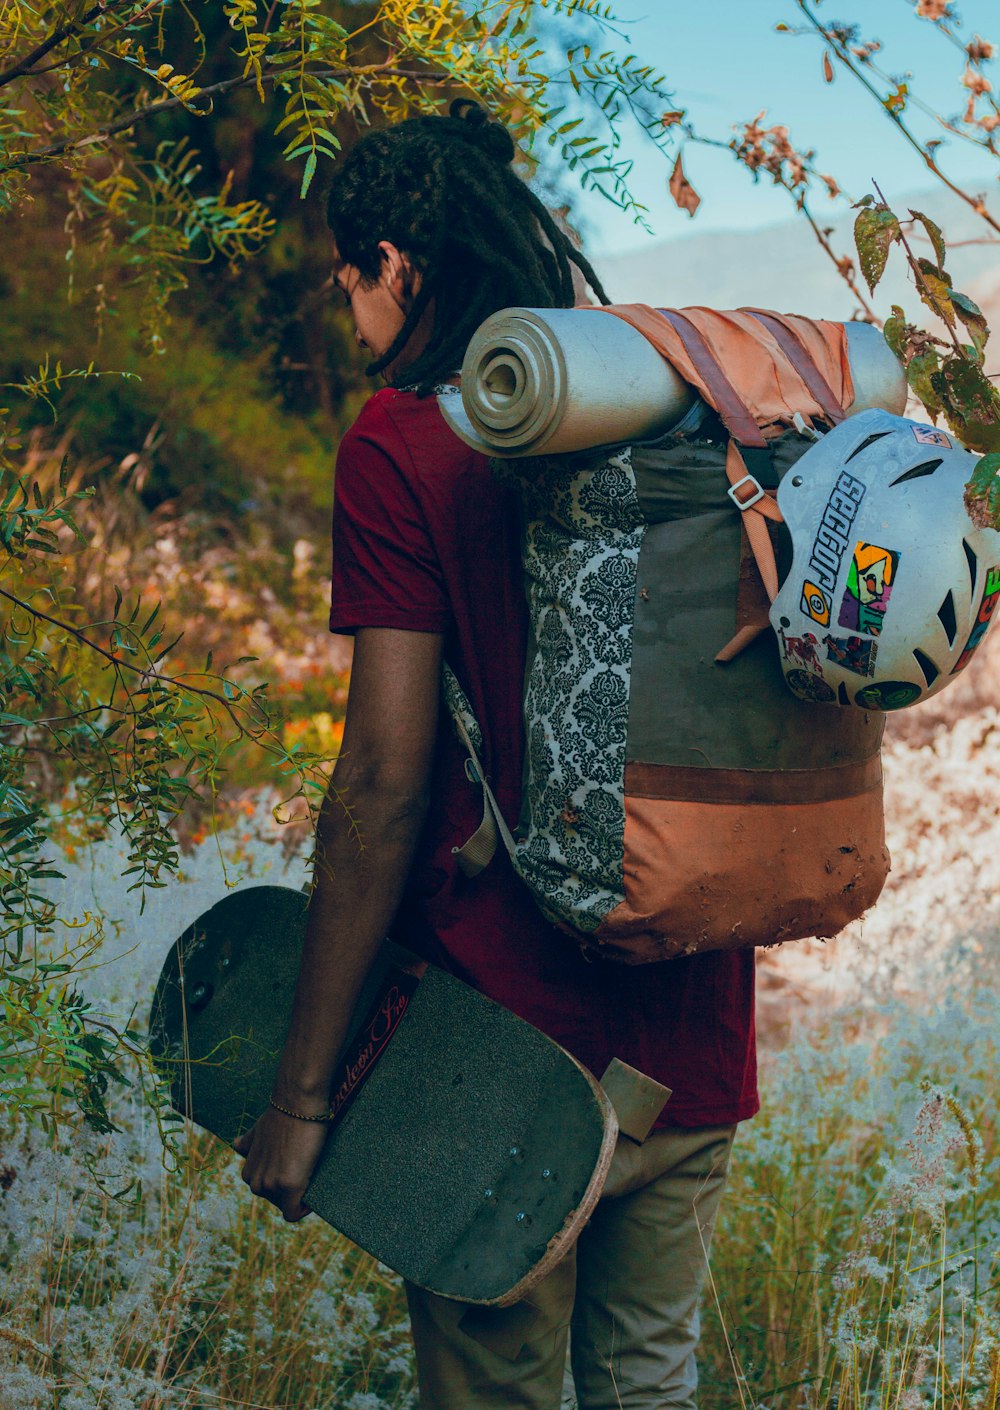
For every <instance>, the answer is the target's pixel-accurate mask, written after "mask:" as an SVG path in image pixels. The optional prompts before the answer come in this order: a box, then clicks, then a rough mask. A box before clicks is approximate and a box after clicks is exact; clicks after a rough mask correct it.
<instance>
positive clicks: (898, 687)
mask: <svg viewBox="0 0 1000 1410" xmlns="http://www.w3.org/2000/svg"><path fill="white" fill-rule="evenodd" d="M920 694H921V692H920V687H919V685H914V684H913V682H912V681H879V682H878V683H877V684H876V685H866V686H863V687H862V688H861V690H859V691H858V693H857V695H856V696H855V697H854V703H855V704H856V705H860V706H862V708H863V709H865V710H902V708H903V707H904V705H912V704H913V702H914V701H915V700H919V699H920Z"/></svg>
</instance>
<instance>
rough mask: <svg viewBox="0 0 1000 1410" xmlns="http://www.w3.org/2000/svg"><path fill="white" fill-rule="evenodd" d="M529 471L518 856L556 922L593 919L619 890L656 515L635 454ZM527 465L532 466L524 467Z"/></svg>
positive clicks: (584, 925)
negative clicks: (649, 508) (628, 757)
mask: <svg viewBox="0 0 1000 1410" xmlns="http://www.w3.org/2000/svg"><path fill="white" fill-rule="evenodd" d="M532 470H533V473H532V474H531V475H530V478H528V477H525V478H523V479H521V480H520V485H521V489H522V494H523V496H524V500H525V510H526V528H525V540H524V567H525V576H526V581H527V591H528V600H529V607H530V611H531V617H532V621H533V623H534V630H535V642H536V652H535V656H534V659H533V661H532V663H531V666H530V670H529V673H528V679H527V684H526V692H525V719H526V720H527V722H528V740H527V749H528V755H527V767H526V777H525V807H524V811H523V812H522V830H521V834H520V836H519V838H518V849H517V858H516V864H517V866H518V869H519V871H520V872H521V874H522V876H523V878H524V880H525V881H526V882H527V884H528V885H529V886H530V887H531V888H532V890H533V891H534V893H535V895H536V898H537V899H538V900H539V901H540V903H541V904H542V907H543V909H544V910H545V911H546V912H547V914H548V915H549V916H550V918H551V919H553V920H565V921H568V922H569V923H571V924H572V925H574V926H576V927H577V928H578V929H581V930H586V931H590V930H594V929H596V927H597V926H598V925H599V924H600V922H601V920H602V919H603V918H604V916H605V915H607V913H608V912H609V911H611V910H613V909H614V907H615V906H617V905H618V904H619V903H620V901H621V900H622V895H623V877H622V844H623V836H624V829H625V800H624V776H625V744H626V739H627V735H628V713H629V686H630V675H631V656H632V614H633V610H634V603H635V587H636V567H637V564H638V559H639V550H640V548H641V546H642V540H643V534H644V532H645V523H644V520H643V518H642V514H641V511H640V508H639V501H638V497H637V495H636V487H635V477H634V475H633V473H632V468H631V463H630V453H629V451H628V449H627V448H626V449H624V450H621V451H619V452H616V453H615V454H612V455H610V456H607V457H605V458H602V459H601V460H600V461H598V462H596V463H594V462H591V464H589V465H586V464H585V465H583V466H581V467H578V468H576V469H573V468H568V467H567V465H566V461H565V459H560V460H558V461H557V460H548V461H544V460H543V461H535V462H533V466H532ZM521 473H522V475H523V473H524V472H523V469H522V472H521Z"/></svg>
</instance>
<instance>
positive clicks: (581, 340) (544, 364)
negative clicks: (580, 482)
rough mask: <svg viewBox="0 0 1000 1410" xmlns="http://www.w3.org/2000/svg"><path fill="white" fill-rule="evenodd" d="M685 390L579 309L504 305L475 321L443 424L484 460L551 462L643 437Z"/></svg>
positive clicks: (643, 349) (679, 406)
mask: <svg viewBox="0 0 1000 1410" xmlns="http://www.w3.org/2000/svg"><path fill="white" fill-rule="evenodd" d="M695 399H696V397H695V393H694V391H693V390H692V388H691V387H689V386H688V384H687V383H686V382H685V381H684V380H683V379H682V378H681V377H679V376H678V374H677V373H676V372H675V371H674V369H673V368H672V367H671V366H670V364H669V363H668V362H665V361H664V359H663V358H662V357H661V356H660V354H659V353H658V352H657V351H656V349H655V348H654V347H653V346H652V344H651V343H648V342H647V341H646V339H645V338H644V337H643V336H642V334H641V333H640V332H638V330H637V329H635V328H632V327H631V326H630V325H629V324H628V323H625V322H623V321H622V319H620V318H612V317H607V318H598V317H596V316H595V315H594V314H593V313H589V312H587V310H586V309H573V308H505V309H501V310H500V311H499V313H494V314H492V315H491V316H490V317H489V318H487V320H486V321H485V323H482V324H480V326H479V328H478V329H477V330H476V332H475V333H474V335H473V338H472V341H471V342H470V344H469V346H468V348H467V350H466V354H465V359H464V361H463V363H462V395H461V397H460V398H459V397H455V396H449V397H442V398H441V402H440V405H441V410H442V412H443V414H444V417H445V419H446V420H447V421H448V422H449V424H450V425H451V426H452V428H453V430H454V431H455V432H456V434H457V435H459V436H460V437H461V438H462V440H463V441H465V442H466V443H467V444H468V445H470V446H472V447H473V449H475V450H480V451H484V452H485V453H486V454H487V455H495V456H521V455H540V454H542V453H544V454H546V455H561V454H565V453H567V452H569V451H575V450H584V449H588V448H590V447H591V446H600V445H613V444H614V443H616V442H618V441H630V440H650V439H652V438H654V437H656V436H660V435H664V434H665V433H666V432H667V431H669V430H670V429H671V428H672V427H674V426H676V425H677V423H678V422H679V421H680V420H681V419H682V417H683V416H684V414H685V413H686V412H687V411H688V410H689V409H690V407H691V406H692V405H693V403H694V401H695Z"/></svg>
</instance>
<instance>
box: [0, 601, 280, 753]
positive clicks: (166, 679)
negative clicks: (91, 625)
mask: <svg viewBox="0 0 1000 1410" xmlns="http://www.w3.org/2000/svg"><path fill="white" fill-rule="evenodd" d="M0 597H5V598H6V599H7V601H8V602H12V603H13V604H14V606H15V607H20V608H21V609H22V611H24V612H28V613H29V614H30V615H31V616H32V617H36V618H37V619H38V620H39V621H42V622H48V624H49V626H50V627H57V628H58V629H59V631H61V632H66V633H67V634H68V635H69V636H72V637H73V638H74V639H75V640H76V641H78V642H79V643H80V645H81V646H86V647H88V648H89V649H90V650H91V651H93V652H96V654H97V655H98V656H102V657H103V658H104V660H105V661H107V662H109V664H110V665H112V666H114V667H115V668H116V670H126V671H132V672H133V674H134V675H137V676H142V678H143V679H144V680H150V679H152V680H156V681H159V682H160V683H161V684H163V685H172V686H174V687H175V689H177V690H184V691H187V692H189V693H190V694H192V695H200V696H201V697H202V698H203V699H206V700H214V701H215V702H216V704H218V705H221V706H222V708H223V709H224V710H225V711H226V714H227V715H228V716H229V718H230V719H231V720H232V722H233V724H234V725H236V727H237V728H238V729H239V730H240V732H241V733H245V726H244V725H243V724H242V723H241V722H240V720H239V718H238V717H237V715H236V713H235V711H234V710H233V708H232V701H231V700H229V699H228V698H227V697H226V696H225V695H220V694H219V692H218V691H216V690H207V689H206V688H205V687H204V686H198V685H189V684H188V683H187V682H186V681H183V680H181V679H179V678H178V677H176V676H161V675H159V674H158V673H157V672H156V671H154V670H152V669H151V668H150V667H148V666H137V665H135V664H134V663H133V662H132V661H126V660H124V659H123V658H122V657H121V656H116V655H115V654H114V652H113V651H108V650H107V648H106V647H103V646H100V645H98V643H97V642H96V641H91V639H90V637H89V636H85V635H84V633H83V632H81V631H80V629H79V628H78V627H74V626H71V625H70V623H69V622H61V621H60V620H59V619H58V618H57V617H50V616H49V614H48V613H47V612H43V611H42V609H41V608H40V607H35V606H33V605H32V603H30V602H25V600H24V599H23V598H21V597H15V596H14V594H13V593H11V592H7V590H6V589H5V588H0ZM250 698H252V697H250ZM258 709H259V706H258Z"/></svg>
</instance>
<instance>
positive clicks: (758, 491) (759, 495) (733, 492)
mask: <svg viewBox="0 0 1000 1410" xmlns="http://www.w3.org/2000/svg"><path fill="white" fill-rule="evenodd" d="M743 485H750V486H752V487H753V488H752V491H751V493H750V494H749V495H748V496H747V497H746V498H745V499H741V498H740V496H739V495H738V494H737V490H739V489H741V488H742V486H743ZM726 493H727V494H728V496H729V498H730V499H731V500H732V501H733V503H734V504H735V505H736V508H737V509H738V510H739V511H740V513H743V511H744V510H746V509H752V508H753V506H754V505H755V504H758V503H759V502H760V501H761V500H762V499H763V498H764V495H765V494H766V490H765V489H764V487H763V486H762V485H761V483H760V481H759V480H757V479H755V478H754V476H753V475H750V474H746V475H744V476H743V479H742V480H737V481H736V483H735V484H734V485H730V486H729V489H728V490H727V491H726Z"/></svg>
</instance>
